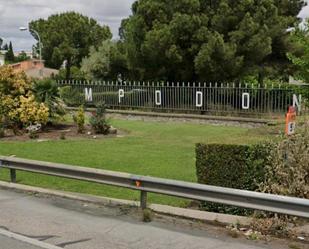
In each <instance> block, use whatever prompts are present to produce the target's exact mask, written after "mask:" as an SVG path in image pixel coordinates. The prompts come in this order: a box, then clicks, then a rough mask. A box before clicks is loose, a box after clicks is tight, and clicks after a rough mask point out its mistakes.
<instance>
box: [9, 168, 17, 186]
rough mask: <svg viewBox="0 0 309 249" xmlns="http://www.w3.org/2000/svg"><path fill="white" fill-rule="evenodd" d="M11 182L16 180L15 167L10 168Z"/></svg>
mask: <svg viewBox="0 0 309 249" xmlns="http://www.w3.org/2000/svg"><path fill="white" fill-rule="evenodd" d="M10 175H11V182H13V183H15V182H16V169H10Z"/></svg>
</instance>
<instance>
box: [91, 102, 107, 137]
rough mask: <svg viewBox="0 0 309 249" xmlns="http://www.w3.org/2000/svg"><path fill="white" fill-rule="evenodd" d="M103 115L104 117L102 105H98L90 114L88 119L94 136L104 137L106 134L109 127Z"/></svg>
mask: <svg viewBox="0 0 309 249" xmlns="http://www.w3.org/2000/svg"><path fill="white" fill-rule="evenodd" d="M105 115H106V106H105V104H104V103H101V104H99V105H98V107H97V109H96V111H95V112H94V113H93V114H92V117H91V118H90V121H89V122H90V125H91V127H92V129H93V131H94V132H95V133H96V134H104V135H106V134H108V131H109V129H110V125H108V122H107V120H106V116H105Z"/></svg>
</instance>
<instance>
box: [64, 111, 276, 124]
mask: <svg viewBox="0 0 309 249" xmlns="http://www.w3.org/2000/svg"><path fill="white" fill-rule="evenodd" d="M67 109H68V110H71V111H76V110H77V109H78V108H75V107H69V108H67ZM86 110H87V111H89V112H92V111H95V108H86ZM107 114H108V115H110V116H116V117H126V118H127V119H134V118H136V119H139V120H140V119H142V120H144V119H152V120H159V121H188V122H190V121H191V122H192V121H195V122H200V123H210V124H232V125H241V124H243V125H249V126H263V125H268V124H276V123H277V122H278V121H276V120H271V119H259V118H246V117H229V116H211V115H198V114H178V113H160V112H142V111H128V110H111V109H108V110H107Z"/></svg>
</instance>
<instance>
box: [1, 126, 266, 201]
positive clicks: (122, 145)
mask: <svg viewBox="0 0 309 249" xmlns="http://www.w3.org/2000/svg"><path fill="white" fill-rule="evenodd" d="M111 122H112V124H113V126H115V127H117V128H119V129H122V130H126V131H127V132H128V135H127V136H125V137H121V138H107V139H102V140H86V139H84V140H73V141H72V140H70V141H68V140H64V141H47V142H36V141H31V142H0V155H4V156H8V155H16V156H17V157H21V158H29V159H35V160H42V161H49V162H57V163H65V164H72V165H79V166H86V167H93V168H100V169H107V170H113V171H122V172H128V173H133V174H139V175H150V176H156V177H162V178H170V179H177V180H184V181H192V182H195V181H196V176H195V151H194V150H195V144H196V143H200V142H201V143H230V144H234V143H235V144H252V143H256V142H259V141H262V140H265V139H267V138H268V137H269V136H270V135H269V134H268V132H267V130H266V131H265V128H259V129H247V128H240V127H225V126H211V125H199V124H183V123H157V122H142V121H124V120H112V121H111ZM0 179H2V180H8V179H9V178H8V172H7V171H6V170H1V171H0ZM17 180H18V183H21V184H27V185H33V186H41V187H46V188H52V189H58V190H66V191H72V192H82V193H89V194H95V195H102V196H107V197H114V198H121V199H132V200H138V197H139V193H137V192H133V191H131V190H126V189H121V188H115V187H109V186H103V185H98V184H90V183H83V182H78V181H75V180H66V179H59V178H56V177H49V176H42V175H36V174H31V173H24V172H17ZM149 200H150V202H155V203H161V204H168V205H177V206H185V205H186V204H187V203H188V201H185V200H181V199H179V198H171V197H168V196H160V195H154V194H153V195H150V196H149Z"/></svg>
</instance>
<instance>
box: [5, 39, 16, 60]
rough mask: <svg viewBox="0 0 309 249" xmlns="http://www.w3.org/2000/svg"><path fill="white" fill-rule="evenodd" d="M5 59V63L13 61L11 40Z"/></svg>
mask: <svg viewBox="0 0 309 249" xmlns="http://www.w3.org/2000/svg"><path fill="white" fill-rule="evenodd" d="M5 61H6V62H7V63H13V62H14V61H15V56H14V51H13V45H12V42H10V45H9V47H8V51H7V52H6V54H5Z"/></svg>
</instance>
